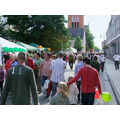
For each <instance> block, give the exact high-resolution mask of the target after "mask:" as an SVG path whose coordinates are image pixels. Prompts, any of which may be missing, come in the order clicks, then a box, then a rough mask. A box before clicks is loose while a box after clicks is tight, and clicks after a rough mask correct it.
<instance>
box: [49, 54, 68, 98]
mask: <svg viewBox="0 0 120 120" xmlns="http://www.w3.org/2000/svg"><path fill="white" fill-rule="evenodd" d="M65 69H66V62H65V61H63V54H62V53H61V52H59V53H58V58H57V59H56V60H53V61H52V62H51V66H50V70H51V81H52V97H53V96H54V95H55V94H56V88H57V85H58V83H59V82H61V81H63V82H65V78H64V73H65Z"/></svg>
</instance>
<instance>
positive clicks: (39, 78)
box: [34, 69, 41, 91]
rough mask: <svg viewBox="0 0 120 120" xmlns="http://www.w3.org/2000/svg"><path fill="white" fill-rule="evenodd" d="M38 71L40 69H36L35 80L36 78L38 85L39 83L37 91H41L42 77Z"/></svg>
mask: <svg viewBox="0 0 120 120" xmlns="http://www.w3.org/2000/svg"><path fill="white" fill-rule="evenodd" d="M38 71H39V69H35V70H34V73H35V80H36V85H37V91H41V82H40V81H41V77H40V76H38Z"/></svg>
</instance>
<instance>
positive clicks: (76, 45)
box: [74, 36, 83, 51]
mask: <svg viewBox="0 0 120 120" xmlns="http://www.w3.org/2000/svg"><path fill="white" fill-rule="evenodd" d="M74 48H76V49H77V51H81V50H82V48H83V47H82V43H81V38H80V36H77V37H76V39H75V42H74Z"/></svg>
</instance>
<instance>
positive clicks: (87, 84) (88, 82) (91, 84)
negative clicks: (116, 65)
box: [67, 66, 101, 94]
mask: <svg viewBox="0 0 120 120" xmlns="http://www.w3.org/2000/svg"><path fill="white" fill-rule="evenodd" d="M80 77H81V91H82V93H93V92H95V89H96V87H98V90H99V92H100V94H101V85H100V80H99V76H98V72H97V70H96V69H94V68H93V67H90V66H86V67H83V68H81V69H80V70H79V71H78V73H77V74H76V76H75V77H74V78H73V79H72V80H70V81H69V82H68V83H67V84H68V85H70V84H72V83H74V82H75V81H77V80H78V79H79V78H80Z"/></svg>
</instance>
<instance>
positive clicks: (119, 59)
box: [113, 54, 120, 70]
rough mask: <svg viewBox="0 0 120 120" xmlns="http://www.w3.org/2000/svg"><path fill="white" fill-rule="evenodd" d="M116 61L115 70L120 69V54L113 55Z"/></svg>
mask: <svg viewBox="0 0 120 120" xmlns="http://www.w3.org/2000/svg"><path fill="white" fill-rule="evenodd" d="M113 59H114V62H115V70H117V69H119V61H120V55H118V54H116V55H114V56H113Z"/></svg>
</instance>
